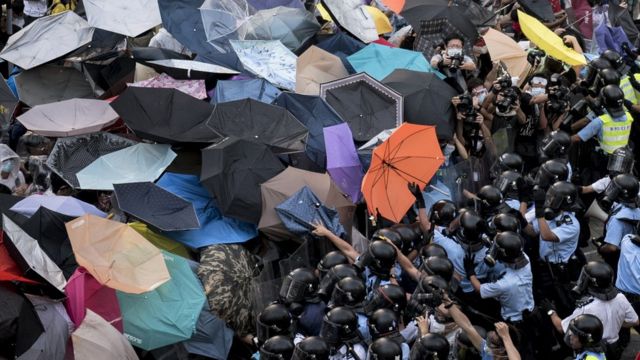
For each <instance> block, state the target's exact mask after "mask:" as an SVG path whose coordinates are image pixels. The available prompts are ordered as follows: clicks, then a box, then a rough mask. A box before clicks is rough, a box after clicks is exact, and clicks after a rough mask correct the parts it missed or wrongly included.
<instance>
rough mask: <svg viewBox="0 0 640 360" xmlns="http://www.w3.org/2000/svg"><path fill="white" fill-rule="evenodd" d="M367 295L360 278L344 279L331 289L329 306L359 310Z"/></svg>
mask: <svg viewBox="0 0 640 360" xmlns="http://www.w3.org/2000/svg"><path fill="white" fill-rule="evenodd" d="M366 295H367V289H366V288H365V286H364V282H363V281H362V279H360V278H354V277H346V278H344V279H342V280H340V281H338V283H336V285H335V287H334V288H333V293H332V294H331V302H330V303H331V306H346V307H348V308H350V309H359V308H361V307H362V303H363V302H364V299H365V297H366Z"/></svg>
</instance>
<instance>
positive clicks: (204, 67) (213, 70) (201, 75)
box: [146, 59, 239, 81]
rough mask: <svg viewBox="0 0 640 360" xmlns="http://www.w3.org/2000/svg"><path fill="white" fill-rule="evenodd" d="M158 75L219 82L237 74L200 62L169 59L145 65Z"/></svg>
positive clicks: (221, 67) (149, 62)
mask: <svg viewBox="0 0 640 360" xmlns="http://www.w3.org/2000/svg"><path fill="white" fill-rule="evenodd" d="M146 65H147V66H150V67H152V68H153V69H155V70H156V71H157V72H159V73H166V74H167V75H169V76H171V77H172V78H174V79H180V80H210V81H213V80H219V79H228V78H230V77H232V76H234V75H237V74H239V72H237V71H235V70H233V69H229V68H227V67H224V66H220V65H215V64H209V63H205V62H202V61H195V60H182V59H169V60H152V61H148V62H147V63H146Z"/></svg>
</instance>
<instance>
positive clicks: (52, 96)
mask: <svg viewBox="0 0 640 360" xmlns="http://www.w3.org/2000/svg"><path fill="white" fill-rule="evenodd" d="M16 88H17V90H18V98H19V99H20V101H22V102H23V103H25V104H27V105H29V106H31V107H33V106H36V105H40V104H47V103H52V102H56V101H62V100H69V99H73V98H95V95H94V93H93V89H92V88H91V85H90V84H89V82H88V81H87V79H85V77H84V75H83V74H82V73H81V72H80V71H78V70H76V69H73V68H68V67H63V66H58V65H52V64H45V65H42V66H38V67H36V68H33V69H31V70H26V71H23V72H21V73H20V74H18V75H16Z"/></svg>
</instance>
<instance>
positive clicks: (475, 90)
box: [467, 77, 489, 104]
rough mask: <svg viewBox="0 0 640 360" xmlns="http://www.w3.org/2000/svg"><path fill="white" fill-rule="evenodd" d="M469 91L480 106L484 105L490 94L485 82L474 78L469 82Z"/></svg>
mask: <svg viewBox="0 0 640 360" xmlns="http://www.w3.org/2000/svg"><path fill="white" fill-rule="evenodd" d="M467 89H469V93H470V94H471V96H473V97H474V98H476V99H478V104H482V103H483V102H484V99H485V98H486V97H487V94H489V90H487V88H486V87H485V86H484V81H482V80H480V79H478V78H476V77H474V78H471V79H469V80H468V81H467Z"/></svg>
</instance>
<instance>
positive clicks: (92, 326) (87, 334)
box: [71, 310, 138, 360]
mask: <svg viewBox="0 0 640 360" xmlns="http://www.w3.org/2000/svg"><path fill="white" fill-rule="evenodd" d="M71 340H72V343H73V357H74V358H75V360H111V359H121V360H138V355H136V352H135V351H134V350H133V347H132V346H131V344H130V343H129V341H127V338H125V337H124V336H123V335H122V334H120V333H119V332H118V330H116V329H115V328H114V327H113V326H111V324H109V323H108V322H107V321H106V320H105V319H103V318H102V317H100V315H98V314H96V313H94V312H93V311H91V310H87V316H85V318H84V320H83V321H82V324H80V326H79V327H78V328H77V329H76V331H74V332H73V333H72V334H71Z"/></svg>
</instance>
